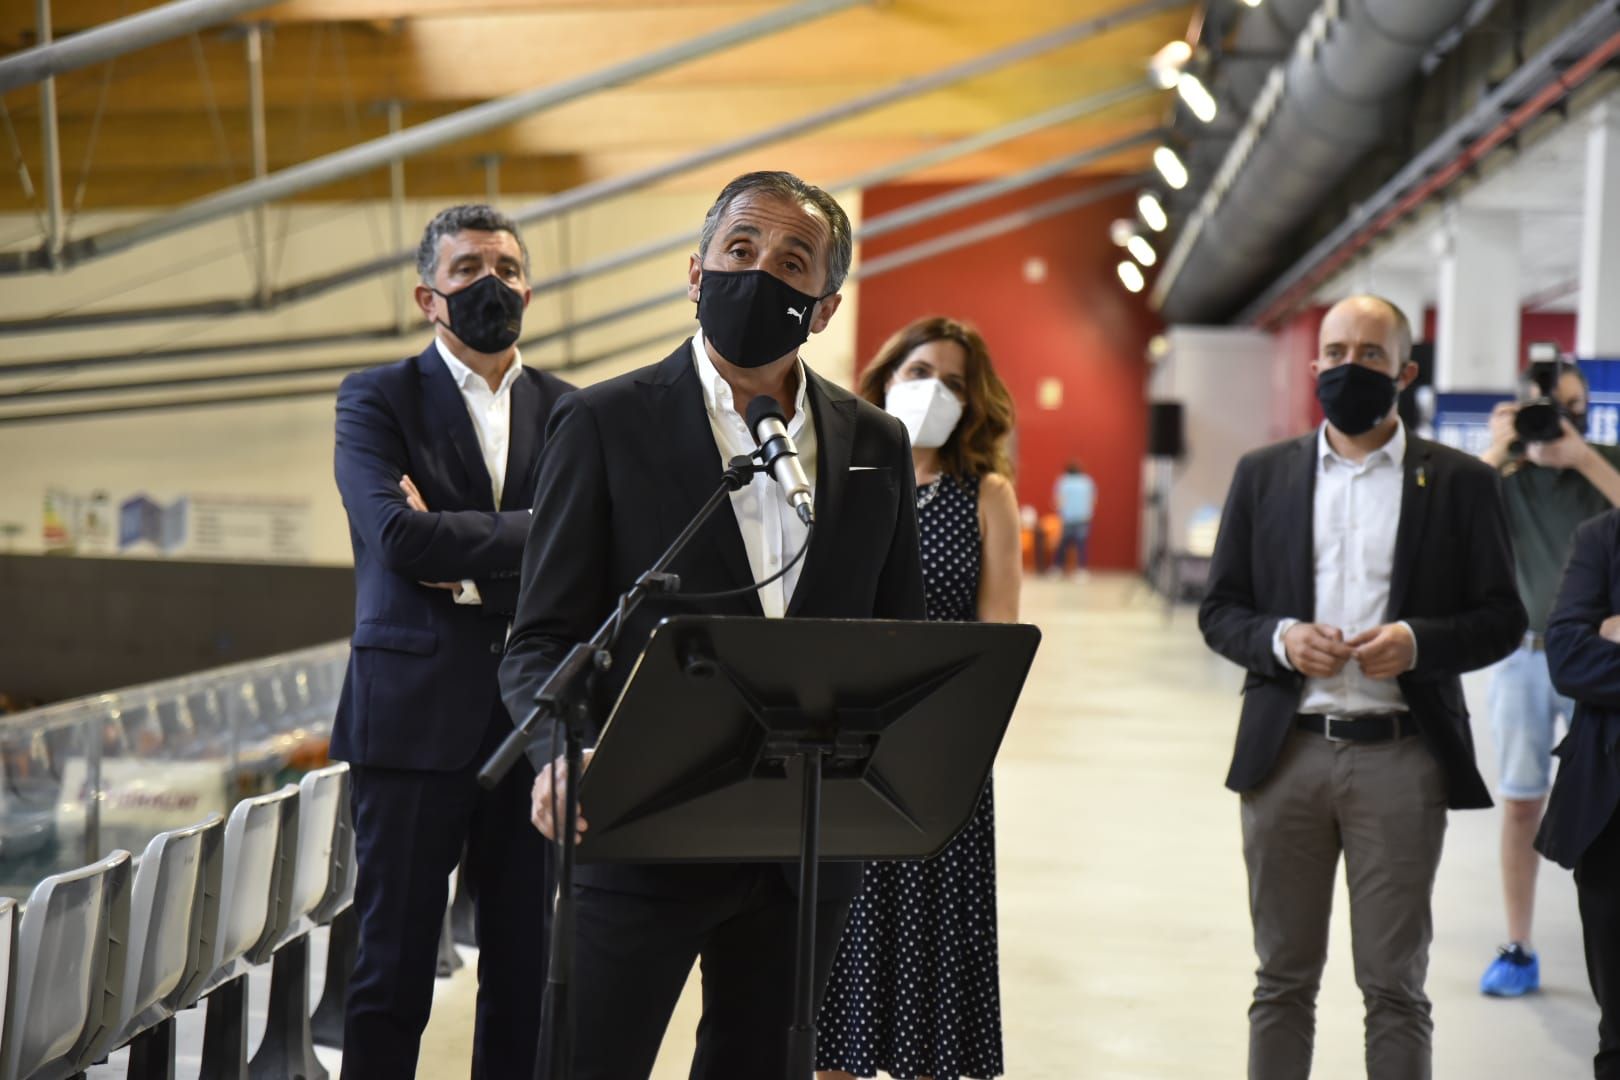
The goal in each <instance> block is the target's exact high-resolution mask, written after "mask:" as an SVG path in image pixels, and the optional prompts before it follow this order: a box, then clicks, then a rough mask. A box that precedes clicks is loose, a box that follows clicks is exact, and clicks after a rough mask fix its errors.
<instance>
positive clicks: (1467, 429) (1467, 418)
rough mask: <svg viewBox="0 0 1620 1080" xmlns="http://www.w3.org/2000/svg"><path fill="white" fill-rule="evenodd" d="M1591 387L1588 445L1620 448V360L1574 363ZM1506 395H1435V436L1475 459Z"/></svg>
mask: <svg viewBox="0 0 1620 1080" xmlns="http://www.w3.org/2000/svg"><path fill="white" fill-rule="evenodd" d="M1576 363H1577V364H1578V365H1579V367H1580V369H1581V371H1582V372H1583V373H1584V374H1585V375H1586V379H1587V382H1588V383H1589V384H1590V385H1591V388H1592V394H1591V402H1590V405H1589V406H1588V408H1587V413H1586V438H1587V441H1588V442H1594V443H1601V444H1602V445H1604V446H1615V445H1620V359H1601V360H1577V361H1576ZM1512 400H1514V397H1513V395H1512V394H1507V393H1455V394H1436V395H1435V406H1434V436H1435V439H1436V440H1437V441H1439V442H1442V443H1445V444H1446V445H1447V446H1454V447H1456V448H1457V449H1459V450H1461V451H1463V453H1465V454H1473V455H1475V456H1478V455H1479V454H1482V453H1484V452H1485V450H1486V448H1488V447H1489V446H1490V445H1491V433H1490V423H1491V410H1492V409H1494V408H1496V406H1497V404H1498V403H1499V402H1503V401H1512Z"/></svg>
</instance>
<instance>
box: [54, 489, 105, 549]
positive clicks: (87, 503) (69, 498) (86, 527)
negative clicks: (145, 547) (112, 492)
mask: <svg viewBox="0 0 1620 1080" xmlns="http://www.w3.org/2000/svg"><path fill="white" fill-rule="evenodd" d="M44 521H45V525H44V534H43V536H42V537H41V540H42V541H43V543H44V546H45V550H46V551H50V552H60V553H64V554H79V555H105V554H109V553H111V552H112V551H113V547H114V545H113V509H112V499H111V498H109V497H108V495H107V493H106V492H105V491H93V492H90V493H88V494H80V493H77V492H72V491H66V490H64V489H62V488H48V489H46V491H45V519H44Z"/></svg>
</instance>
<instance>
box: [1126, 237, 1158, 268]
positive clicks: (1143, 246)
mask: <svg viewBox="0 0 1620 1080" xmlns="http://www.w3.org/2000/svg"><path fill="white" fill-rule="evenodd" d="M1125 248H1126V250H1127V251H1129V252H1130V253H1131V254H1132V255H1133V256H1134V257H1135V258H1136V261H1137V262H1139V263H1141V264H1142V265H1143V266H1152V265H1153V264H1154V263H1156V262H1158V261H1159V253H1158V252H1157V251H1154V250H1153V245H1152V244H1150V243H1148V242H1147V241H1146V240H1144V239H1142V238H1141V237H1140V236H1133V237H1131V242H1130V243H1128V244H1126V245H1125Z"/></svg>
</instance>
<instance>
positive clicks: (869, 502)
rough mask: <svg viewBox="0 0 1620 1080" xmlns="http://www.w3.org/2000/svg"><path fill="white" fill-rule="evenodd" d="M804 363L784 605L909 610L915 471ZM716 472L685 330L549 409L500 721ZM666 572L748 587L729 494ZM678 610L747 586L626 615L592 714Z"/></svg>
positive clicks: (799, 612) (709, 607)
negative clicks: (800, 476) (654, 352)
mask: <svg viewBox="0 0 1620 1080" xmlns="http://www.w3.org/2000/svg"><path fill="white" fill-rule="evenodd" d="M805 373H806V375H807V377H808V380H809V385H808V388H807V392H808V395H809V401H810V408H811V412H812V414H813V416H814V418H815V425H816V455H817V456H816V500H815V504H816V528H815V534H814V538H813V539H812V541H811V545H810V551H809V553H808V554H807V555H806V556H805V563H804V568H803V571H802V573H801V576H800V578H799V582H798V585H797V587H796V588H795V589H794V592H793V596H792V599H791V600H790V601H789V604H788V609H787V614H788V615H789V616H790V617H792V616H804V617H813V618H856V619H867V618H878V619H922V618H924V617H925V615H926V611H925V608H924V604H923V582H922V566H921V556H920V553H919V550H918V544H917V508H916V481H915V479H914V477H913V475H912V467H911V452H910V444H909V442H908V440H907V437H906V431H905V427H904V426H903V425H902V424H901V423H900V422H899V421H898V420H896V419H894V418H893V417H891V416H889V415H888V414H887V413H885V412H883V411H882V410H881V409H878V408H876V407H874V406H872V405H871V404H869V403H867V402H865V401H862V400H860V399H859V398H856V397H855V396H854V395H852V394H850V393H849V392H848V391H846V390H843V389H841V388H839V387H837V386H835V385H833V384H832V383H830V382H828V381H826V380H825V379H823V378H821V377H820V376H818V375H816V374H815V373H814V372H812V371H810V369H809V368H808V367H806V368H805ZM851 466H862V468H860V469H857V470H856V471H851ZM723 467H724V466H723V464H722V462H721V458H720V452H719V450H718V448H717V447H716V445H715V439H714V434H713V432H712V431H711V429H710V427H709V419H708V413H707V412H706V411H705V409H704V404H703V390H702V387H701V386H700V385H699V382H698V376H697V372H696V370H695V369H694V367H693V357H692V344H691V341H690V340H688V341H687V342H686V343H685V344H683V345H682V346H681V347H680V348H678V349H676V350H675V351H674V352H673V353H671V354H670V355H669V357H668V358H666V359H665V360H664V361H663V362H661V363H659V364H657V365H655V366H653V367H648V368H643V369H641V370H639V371H635V372H631V373H630V374H628V375H623V376H620V377H619V378H616V379H610V380H608V381H606V382H602V383H598V384H597V385H595V386H591V387H588V388H586V389H584V390H581V391H579V392H578V393H575V394H572V395H570V396H569V397H567V398H566V399H564V400H563V402H562V403H561V404H560V405H559V406H558V407H557V410H556V412H555V413H554V414H553V416H552V420H551V429H550V431H549V433H548V436H547V442H546V448H545V452H544V453H543V454H542V455H541V458H540V478H539V483H538V486H537V488H536V491H535V497H534V507H535V513H534V522H533V526H532V529H531V531H530V534H529V543H528V548H527V549H526V550H525V552H524V555H523V580H522V593H521V595H520V597H519V600H518V614H517V621H516V623H515V624H514V626H513V628H512V638H511V640H510V641H509V642H508V643H507V648H506V659H505V660H504V661H503V662H502V664H501V691H502V693H503V694H504V695H505V698H506V704H507V708H508V710H509V711H510V712H511V713H512V715H513V716H514V717H522V716H524V715H526V713H527V712H528V710H529V709H530V708H532V702H533V698H534V693H535V691H536V690H537V689H539V687H540V686H541V685H543V684H544V682H545V680H546V679H547V678H548V677H549V676H550V675H551V672H552V671H553V669H554V668H555V667H556V666H557V664H558V663H559V662H560V661H561V660H562V658H563V657H564V655H566V653H567V652H568V650H569V648H570V647H572V646H573V645H575V644H576V643H578V642H582V641H586V640H589V638H590V636H591V634H592V633H594V632H595V630H596V628H597V626H598V624H600V623H601V621H602V620H603V619H604V618H605V617H606V615H607V614H608V612H609V611H610V610H611V608H612V606H613V604H614V603H616V602H617V599H618V597H619V595H620V594H621V593H623V592H625V591H626V590H628V589H629V588H630V587H631V586H632V585H633V584H634V583H635V581H636V579H637V578H638V577H639V576H640V575H641V574H642V573H643V572H645V571H646V570H647V569H648V568H649V567H651V566H652V564H653V563H654V562H655V561H656V560H657V558H658V557H659V555H661V554H662V553H663V552H664V550H665V548H667V547H668V546H669V544H670V543H671V542H672V541H673V540H674V539H675V537H676V536H677V535H678V534H679V533H680V531H681V530H682V529H684V528H685V527H686V525H687V523H688V522H689V521H691V520H692V518H693V517H694V516H696V514H697V511H698V508H699V507H700V506H702V504H703V503H704V501H705V500H707V499H708V497H709V496H710V495H711V494H712V493H713V492H714V490H715V488H716V487H717V486H718V485H719V482H720V474H721V472H722V470H723ZM671 570H672V571H673V572H674V573H676V574H678V575H679V576H680V579H681V588H682V590H683V591H684V592H686V593H694V594H695V593H704V592H717V591H721V590H725V589H734V588H739V587H742V586H745V585H748V584H750V583H751V582H752V581H753V574H752V571H751V569H750V567H749V563H748V552H747V549H746V548H745V547H744V546H743V539H742V533H741V531H740V530H739V529H738V527H737V519H736V515H735V514H734V513H733V511H732V509H731V507H730V505H729V504H723V505H722V506H721V507H720V509H719V511H718V512H716V513H715V514H714V515H713V516H712V517H711V518H710V519H709V521H708V523H707V525H706V526H705V527H704V529H703V530H702V531H701V532H700V533H699V534H698V535H697V537H696V538H695V539H694V540H693V542H692V544H691V545H690V546H689V547H688V548H687V549H686V552H685V554H684V555H683V556H681V557H680V558H679V559H677V560H676V561H675V564H674V565H673V566H672V567H671ZM682 612H696V613H704V614H717V615H756V616H757V615H760V614H762V610H761V608H760V605H759V599H758V597H757V596H755V595H754V594H752V593H750V594H748V595H746V596H741V597H734V598H730V599H724V600H712V601H696V600H687V599H685V598H683V597H680V596H675V597H664V596H655V597H653V598H650V599H649V600H648V601H647V602H646V603H644V604H642V606H641V607H640V608H639V609H638V611H637V613H636V615H635V616H634V617H633V618H632V619H631V620H630V623H629V624H628V626H627V628H626V630H625V632H624V634H623V635H622V637H621V639H620V643H619V646H618V650H617V653H616V655H615V661H616V662H615V663H614V665H613V668H612V670H611V671H610V672H609V673H608V674H607V676H606V677H605V678H603V679H602V680H601V681H600V685H599V687H598V689H599V690H600V692H601V693H600V697H599V700H598V704H599V705H600V706H602V707H603V708H602V713H603V715H605V714H606V711H607V707H608V706H611V704H612V703H613V702H614V701H615V700H616V699H617V697H618V693H619V690H620V689H621V688H622V686H623V684H624V680H625V678H626V677H627V676H628V674H629V672H630V670H631V668H632V667H633V666H634V665H633V663H632V662H631V661H633V660H634V658H635V657H636V656H637V655H638V654H639V653H640V651H641V649H642V647H643V646H644V645H645V644H646V641H647V638H648V637H649V635H650V634H651V633H652V628H653V627H654V626H655V625H656V624H657V622H658V620H660V619H662V618H665V617H666V616H669V615H672V614H677V613H682ZM670 722H671V723H676V724H678V723H680V717H679V716H678V715H676V716H671V717H670ZM552 753H553V750H552V747H551V745H550V740H549V737H543V738H542V739H541V740H540V741H539V743H538V744H537V745H536V746H535V747H534V748H532V749H531V757H532V758H533V759H534V760H536V762H537V764H538V763H541V762H544V761H548V760H550V758H551V756H552ZM585 809H586V812H587V817H588V816H589V807H588V806H587V807H586V808H585ZM730 872H733V868H731V867H726V866H660V867H652V866H607V865H591V866H581V867H580V869H579V880H580V881H581V882H582V883H584V884H588V885H594V886H596V887H598V888H608V889H615V890H618V891H625V892H641V893H654V894H686V893H693V892H698V891H703V890H706V889H708V888H710V887H712V886H713V885H714V883H715V882H716V880H717V879H718V877H719V875H722V874H726V873H730ZM859 884H860V867H859V866H858V865H855V864H828V865H827V866H826V867H825V869H824V872H823V876H822V884H821V894H822V897H823V899H837V898H840V897H849V896H853V895H854V893H855V891H856V890H857V889H858V888H859Z"/></svg>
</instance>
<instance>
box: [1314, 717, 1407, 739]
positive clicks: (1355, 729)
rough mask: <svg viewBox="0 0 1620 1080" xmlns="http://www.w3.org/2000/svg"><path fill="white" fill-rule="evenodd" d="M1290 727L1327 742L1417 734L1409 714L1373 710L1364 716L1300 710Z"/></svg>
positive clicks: (1403, 736) (1392, 737)
mask: <svg viewBox="0 0 1620 1080" xmlns="http://www.w3.org/2000/svg"><path fill="white" fill-rule="evenodd" d="M1294 726H1295V727H1298V728H1301V729H1303V730H1305V731H1309V732H1312V733H1314V734H1317V735H1321V736H1323V737H1325V738H1326V739H1327V740H1328V741H1329V742H1388V741H1389V740H1391V739H1404V738H1407V737H1408V736H1411V735H1416V734H1417V724H1416V723H1414V722H1413V720H1412V715H1411V714H1410V713H1403V712H1391V713H1373V714H1370V715H1367V716H1327V715H1324V714H1322V713H1300V714H1299V716H1298V717H1296V718H1295V720H1294Z"/></svg>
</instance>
